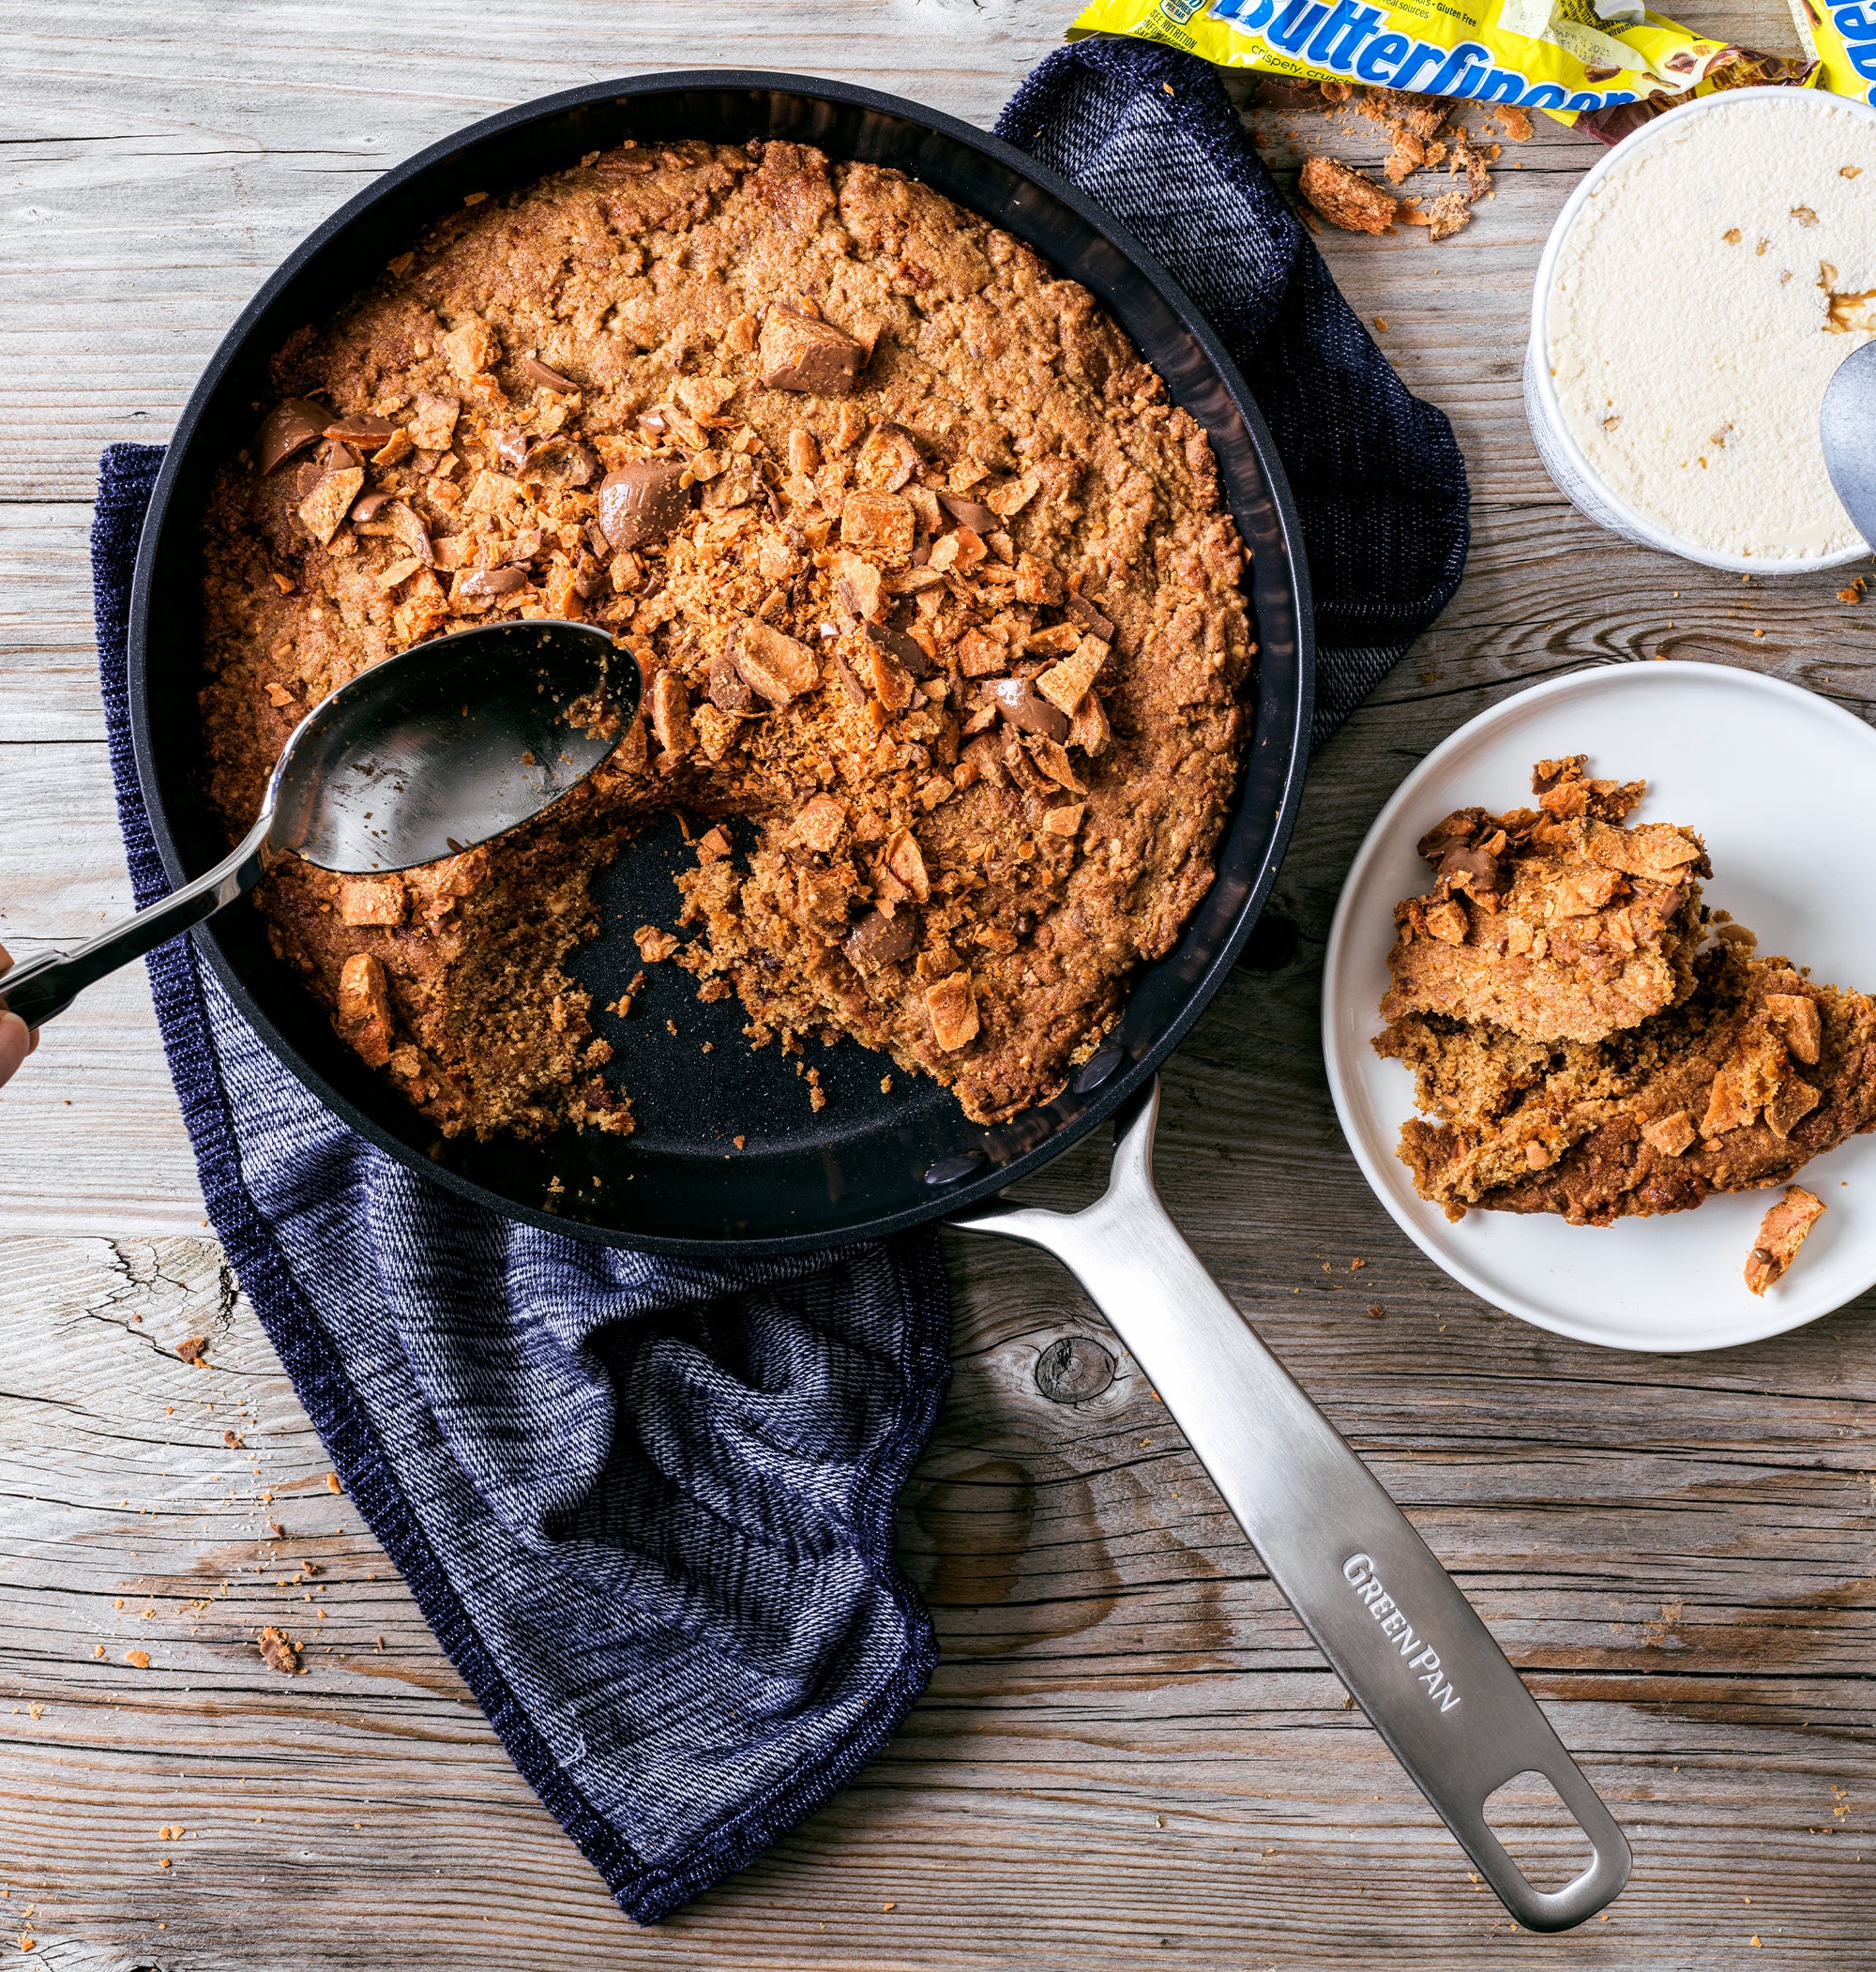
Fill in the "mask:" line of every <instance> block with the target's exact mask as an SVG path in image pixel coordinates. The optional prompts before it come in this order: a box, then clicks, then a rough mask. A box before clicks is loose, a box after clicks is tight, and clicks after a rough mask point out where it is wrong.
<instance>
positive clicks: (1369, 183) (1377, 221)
mask: <svg viewBox="0 0 1876 1972" xmlns="http://www.w3.org/2000/svg"><path fill="white" fill-rule="evenodd" d="M1296 189H1297V190H1299V191H1300V192H1301V193H1302V194H1303V196H1304V197H1305V198H1306V199H1308V200H1309V204H1310V205H1313V206H1314V207H1315V209H1316V210H1317V211H1318V212H1320V213H1321V214H1322V216H1323V217H1324V219H1325V220H1328V222H1329V224H1330V225H1332V226H1339V227H1340V228H1341V229H1342V231H1343V232H1344V233H1385V232H1386V231H1387V229H1388V228H1389V227H1390V226H1392V225H1393V223H1394V219H1395V215H1396V214H1397V213H1398V212H1399V210H1400V201H1399V199H1397V198H1395V197H1394V196H1393V194H1392V193H1391V192H1385V191H1383V190H1382V189H1381V187H1380V186H1378V185H1377V184H1375V182H1374V181H1373V179H1371V178H1364V177H1363V176H1362V174H1360V173H1359V172H1358V171H1355V170H1353V169H1352V168H1351V167H1350V166H1348V165H1346V164H1344V163H1342V162H1341V161H1340V159H1337V158H1325V157H1324V156H1322V155H1321V154H1320V153H1318V154H1317V156H1315V157H1313V158H1306V159H1304V160H1303V170H1302V173H1301V174H1300V175H1299V176H1298V178H1297V180H1296Z"/></svg>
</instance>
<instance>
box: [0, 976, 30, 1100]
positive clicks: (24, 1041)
mask: <svg viewBox="0 0 1876 1972" xmlns="http://www.w3.org/2000/svg"><path fill="white" fill-rule="evenodd" d="M11 963H13V961H12V959H11V958H10V957H9V956H8V950H7V948H6V947H5V946H4V945H0V971H4V970H5V969H6V967H8V965H10V964H11ZM38 1044H39V1037H38V1035H37V1034H29V1033H27V1031H26V1024H25V1022H24V1021H23V1020H22V1019H21V1018H20V1016H19V1015H18V1014H17V1013H0V1082H5V1081H6V1080H7V1078H8V1076H9V1075H11V1074H12V1073H13V1071H14V1070H15V1069H17V1068H18V1067H19V1066H20V1064H21V1063H22V1062H23V1061H24V1060H25V1058H26V1056H27V1055H28V1054H31V1053H32V1052H33V1050H34V1049H35V1048H37V1047H38Z"/></svg>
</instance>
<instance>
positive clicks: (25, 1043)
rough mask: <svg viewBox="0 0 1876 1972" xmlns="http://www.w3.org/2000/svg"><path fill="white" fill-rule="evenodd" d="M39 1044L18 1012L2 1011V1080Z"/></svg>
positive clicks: (0, 1072) (0, 1065) (0, 1034)
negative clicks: (27, 1029)
mask: <svg viewBox="0 0 1876 1972" xmlns="http://www.w3.org/2000/svg"><path fill="white" fill-rule="evenodd" d="M38 1044H39V1037H38V1035H37V1034H29V1033H28V1032H27V1031H26V1024H25V1022H24V1021H23V1020H22V1019H21V1018H20V1016H19V1015H18V1014H17V1013H0V1082H4V1081H5V1080H6V1079H7V1077H8V1075H10V1074H11V1073H12V1072H13V1070H14V1069H17V1068H18V1067H19V1066H20V1064H21V1063H22V1062H23V1061H24V1060H25V1058H26V1056H27V1055H28V1054H31V1053H32V1052H33V1050H34V1049H35V1048H36V1047H38Z"/></svg>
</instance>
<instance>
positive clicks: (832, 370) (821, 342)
mask: <svg viewBox="0 0 1876 1972" xmlns="http://www.w3.org/2000/svg"><path fill="white" fill-rule="evenodd" d="M759 355H760V360H761V362H762V380H763V382H764V383H765V384H766V385H767V386H768V387H769V388H770V389H771V390H799V391H803V392H805V393H807V394H808V395H809V396H812V397H851V396H852V395H853V394H854V383H855V379H856V378H857V377H858V375H859V373H860V368H861V365H862V364H863V363H864V362H865V361H866V355H867V353H866V351H865V350H864V349H863V348H862V347H861V346H860V344H859V343H857V342H856V341H854V339H853V337H852V336H849V335H845V334H843V333H842V332H841V331H840V329H838V328H836V327H835V326H834V325H833V324H832V323H831V322H816V321H811V320H810V319H809V317H808V316H806V315H797V314H796V313H795V312H794V310H793V309H785V308H779V307H776V308H771V309H770V310H769V311H768V313H767V315H766V316H765V317H764V321H763V330H762V342H761V345H760V350H759Z"/></svg>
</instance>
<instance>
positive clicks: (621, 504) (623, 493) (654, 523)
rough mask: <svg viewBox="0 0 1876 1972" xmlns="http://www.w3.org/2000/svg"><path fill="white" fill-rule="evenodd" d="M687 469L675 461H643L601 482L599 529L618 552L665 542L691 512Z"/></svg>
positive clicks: (628, 466) (609, 475)
mask: <svg viewBox="0 0 1876 1972" xmlns="http://www.w3.org/2000/svg"><path fill="white" fill-rule="evenodd" d="M684 471H685V469H684V467H683V466H682V465H680V464H679V463H677V462H676V461H675V460H673V459H642V460H639V461H637V462H636V463H633V464H631V465H622V466H620V468H619V469H618V471H617V472H613V473H608V474H607V475H606V477H605V478H603V479H602V480H600V482H599V525H600V526H601V527H602V528H604V529H605V532H606V539H608V540H609V541H610V542H612V544H613V547H614V548H636V547H638V546H639V545H640V543H641V542H643V541H661V540H663V539H664V538H665V537H666V536H667V535H668V534H670V533H671V532H672V530H673V528H675V527H677V526H678V525H679V524H680V523H682V522H683V520H684V517H685V515H686V514H687V513H688V512H689V510H690V489H689V488H688V486H686V485H684V484H683V483H682V482H683V478H684Z"/></svg>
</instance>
